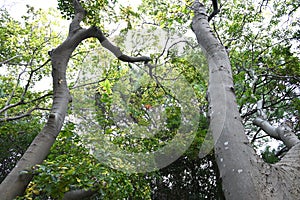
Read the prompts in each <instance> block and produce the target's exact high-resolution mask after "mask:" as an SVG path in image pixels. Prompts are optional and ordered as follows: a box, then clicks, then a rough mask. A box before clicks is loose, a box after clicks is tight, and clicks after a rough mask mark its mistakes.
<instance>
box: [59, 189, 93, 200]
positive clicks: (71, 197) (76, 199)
mask: <svg viewBox="0 0 300 200" xmlns="http://www.w3.org/2000/svg"><path fill="white" fill-rule="evenodd" d="M96 192H97V191H95V190H83V189H81V190H72V191H69V192H66V193H65V194H64V197H63V200H81V199H83V198H87V197H91V196H93V195H94V194H95V193H96Z"/></svg>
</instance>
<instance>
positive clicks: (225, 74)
mask: <svg viewBox="0 0 300 200" xmlns="http://www.w3.org/2000/svg"><path fill="white" fill-rule="evenodd" d="M193 10H194V18H193V21H192V29H193V31H194V33H195V34H196V37H197V40H198V43H199V45H200V46H201V48H202V50H203V51H204V53H205V54H206V57H207V60H208V65H209V87H208V100H209V116H210V132H211V133H212V136H213V140H214V144H215V146H214V150H215V157H216V161H217V165H218V168H219V172H220V177H221V179H222V186H223V191H224V195H225V198H226V199H230V200H231V199H234V200H240V199H243V200H253V199H256V200H258V199H264V200H265V199H270V200H271V199H272V200H274V199H278V200H283V199H300V190H299V187H300V180H299V177H300V171H299V170H300V167H299V166H300V162H299V159H300V156H299V155H300V152H299V149H300V147H299V144H298V145H296V146H294V147H293V148H292V149H291V150H292V151H290V152H289V155H288V156H286V157H285V159H284V160H282V161H281V162H279V163H277V164H275V165H270V164H267V163H264V162H263V160H262V159H260V158H259V157H258V156H257V155H256V154H255V152H254V150H253V148H252V147H251V146H250V144H249V142H248V138H247V137H246V135H245V132H244V127H243V124H242V122H241V119H240V114H239V112H238V106H237V103H236V97H235V94H234V85H233V78H232V73H231V66H230V62H229V57H228V54H227V52H226V50H225V48H224V47H223V46H222V45H221V43H220V42H219V41H218V40H217V39H216V37H215V36H214V34H213V31H212V30H211V28H210V26H209V24H208V18H207V14H206V12H205V8H204V6H203V4H201V3H199V2H198V0H196V1H195V3H194V5H193ZM291 161H293V162H295V161H297V163H294V164H293V163H292V162H291ZM283 163H284V164H283Z"/></svg>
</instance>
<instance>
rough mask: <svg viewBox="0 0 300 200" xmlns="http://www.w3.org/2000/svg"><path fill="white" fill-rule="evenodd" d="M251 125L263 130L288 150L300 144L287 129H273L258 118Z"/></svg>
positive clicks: (266, 122)
mask: <svg viewBox="0 0 300 200" xmlns="http://www.w3.org/2000/svg"><path fill="white" fill-rule="evenodd" d="M253 123H254V124H255V125H257V126H259V127H260V128H261V129H263V130H264V131H265V132H266V133H267V134H268V135H269V136H270V137H272V138H274V139H277V140H281V141H282V142H283V143H284V144H285V145H286V146H287V147H288V148H289V149H290V148H292V147H293V146H295V145H296V144H298V143H300V140H299V139H298V137H297V136H296V135H295V134H294V133H293V132H292V130H291V129H289V128H288V127H284V126H279V127H277V128H275V127H274V126H272V125H271V124H270V123H269V122H268V121H266V120H264V119H262V118H260V117H257V118H256V119H255V120H254V121H253Z"/></svg>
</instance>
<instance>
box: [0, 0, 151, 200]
mask: <svg viewBox="0 0 300 200" xmlns="http://www.w3.org/2000/svg"><path fill="white" fill-rule="evenodd" d="M73 2H74V8H75V17H74V19H73V20H72V22H71V24H70V28H69V34H68V37H67V39H66V40H65V41H64V42H63V43H62V44H61V45H59V46H58V47H57V48H55V49H54V50H52V51H51V52H49V54H50V55H51V62H52V77H53V104H52V109H51V113H50V114H49V118H48V121H47V123H46V125H45V127H44V128H43V130H42V131H41V132H40V133H39V134H38V135H37V136H36V138H35V139H34V140H33V142H32V143H31V145H30V146H29V148H28V149H27V150H26V152H25V153H24V155H23V156H22V158H21V159H20V160H19V162H18V163H17V165H16V166H15V167H14V169H13V170H12V171H11V172H10V173H9V175H8V176H7V177H6V178H5V179H4V181H3V182H2V183H1V185H0V194H1V197H0V198H1V200H12V199H14V198H16V197H17V196H20V195H22V194H23V193H24V191H25V189H26V187H27V185H28V184H29V182H30V180H31V179H32V177H33V175H32V173H31V171H32V168H33V167H34V166H35V165H36V164H40V163H42V162H43V160H44V159H45V158H46V157H47V155H48V154H49V151H50V148H51V146H52V145H53V143H54V142H55V139H56V137H57V136H58V134H59V132H60V130H61V128H62V126H63V123H64V119H65V116H66V113H67V109H68V103H69V102H70V101H71V100H72V99H71V96H70V93H69V89H68V85H67V80H66V70H67V64H68V62H69V59H70V57H71V55H72V53H73V51H74V50H75V49H76V47H77V46H78V45H79V44H80V43H81V42H82V41H83V40H85V39H87V38H90V37H95V38H97V39H98V40H99V42H100V43H101V44H102V46H103V47H105V48H107V49H108V50H110V51H111V52H112V53H113V54H114V55H115V56H116V57H117V58H118V59H120V60H122V61H126V62H141V61H143V62H148V61H150V58H148V57H144V56H142V57H130V56H127V55H124V54H123V53H122V52H121V51H120V49H119V48H118V47H116V46H114V45H113V44H112V43H110V42H109V41H108V40H107V38H106V37H105V36H104V34H103V33H102V31H101V30H100V29H99V28H98V27H91V28H89V29H84V28H82V27H81V26H80V22H81V21H82V20H83V18H84V17H85V11H84V9H83V8H82V7H81V5H80V4H79V2H78V0H74V1H73Z"/></svg>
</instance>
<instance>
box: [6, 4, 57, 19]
mask: <svg viewBox="0 0 300 200" xmlns="http://www.w3.org/2000/svg"><path fill="white" fill-rule="evenodd" d="M26 5H30V6H33V7H35V8H42V9H47V8H50V7H53V8H56V7H57V0H0V7H1V8H3V7H5V8H6V9H7V10H8V12H9V13H10V14H11V15H12V17H14V18H17V19H19V18H20V17H21V16H22V15H24V14H25V13H26V10H27V9H26Z"/></svg>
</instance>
